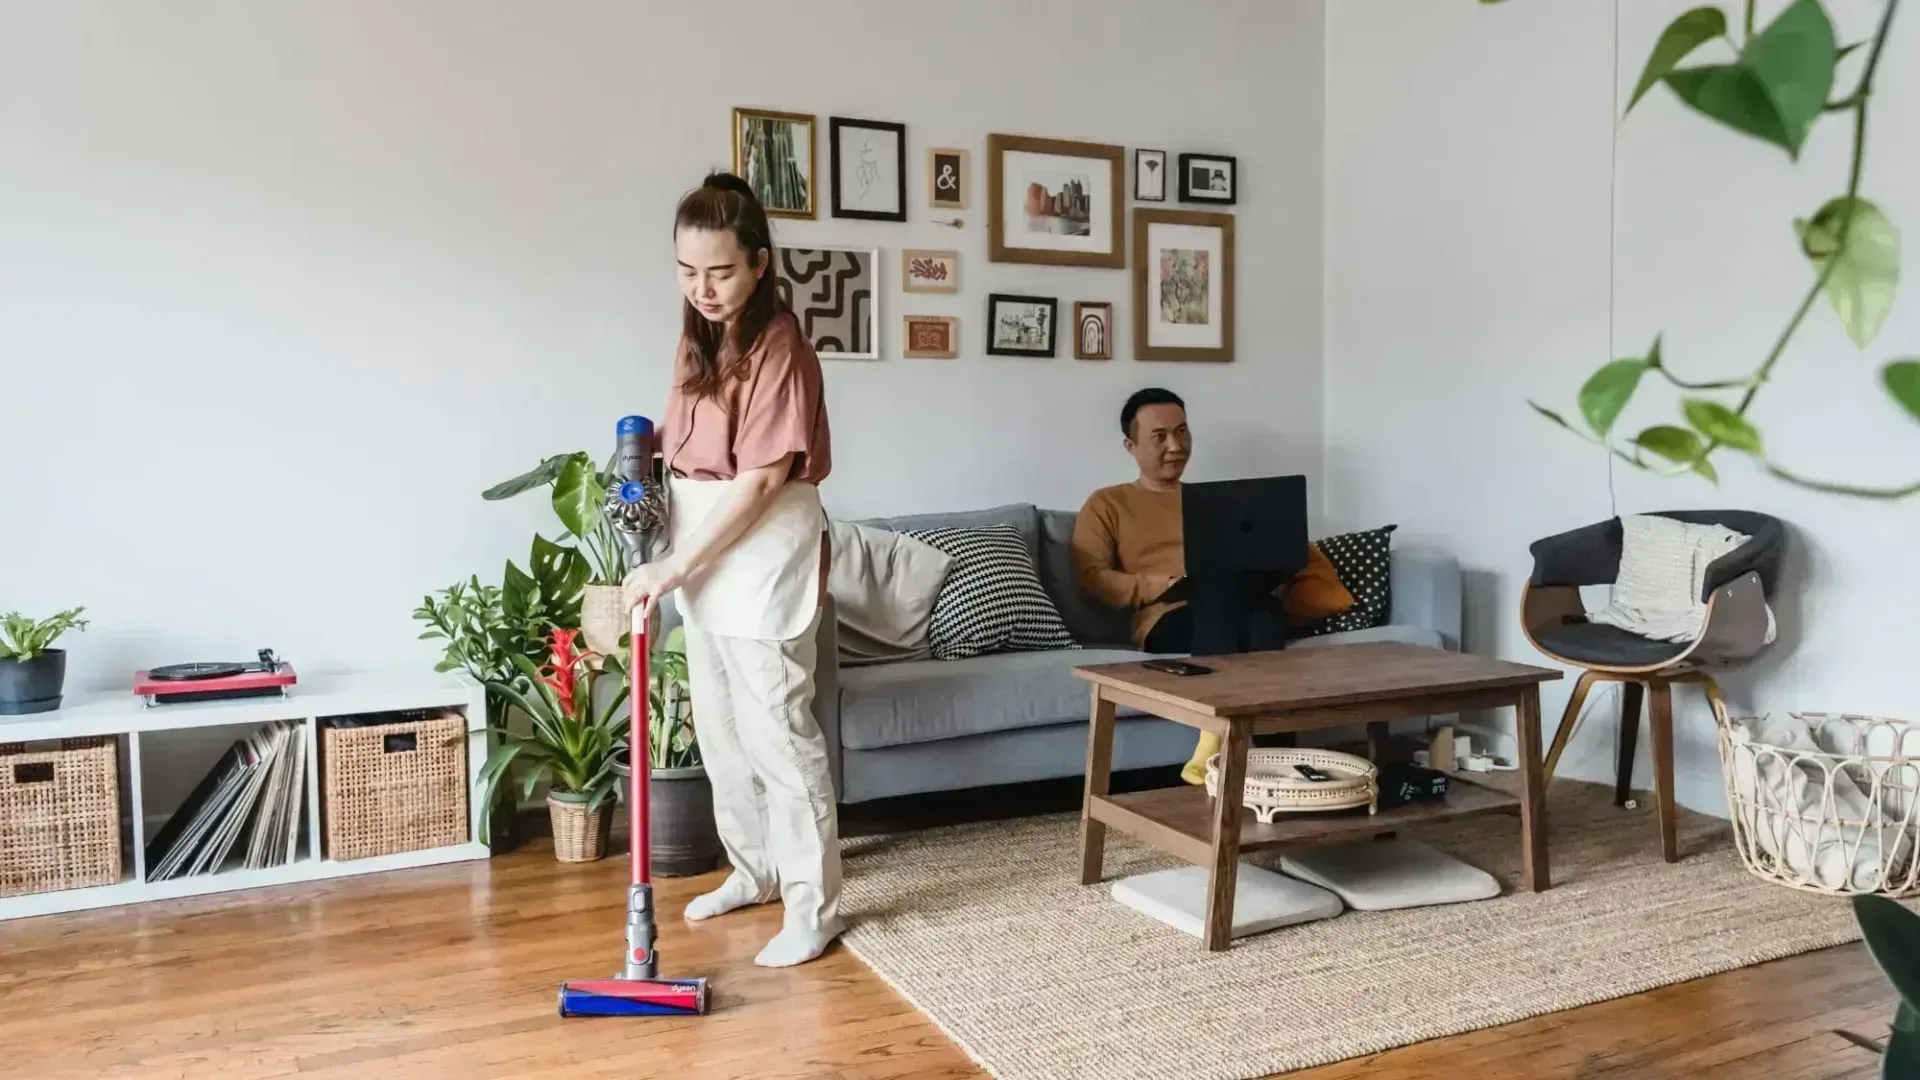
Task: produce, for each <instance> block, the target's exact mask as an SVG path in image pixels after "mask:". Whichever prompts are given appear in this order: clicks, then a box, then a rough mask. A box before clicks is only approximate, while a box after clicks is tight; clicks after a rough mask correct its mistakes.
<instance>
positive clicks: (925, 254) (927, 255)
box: [900, 248, 960, 293]
mask: <svg viewBox="0 0 1920 1080" xmlns="http://www.w3.org/2000/svg"><path fill="white" fill-rule="evenodd" d="M900 291H901V292H910V293H957V292H959V291H960V253H959V252H957V251H919V250H915V249H912V248H909V249H907V250H905V251H902V252H901V253H900Z"/></svg>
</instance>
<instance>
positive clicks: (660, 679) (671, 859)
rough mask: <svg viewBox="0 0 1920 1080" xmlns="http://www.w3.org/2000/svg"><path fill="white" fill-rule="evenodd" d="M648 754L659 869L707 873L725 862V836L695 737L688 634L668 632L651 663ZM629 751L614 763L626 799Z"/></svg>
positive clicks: (651, 830) (650, 822)
mask: <svg viewBox="0 0 1920 1080" xmlns="http://www.w3.org/2000/svg"><path fill="white" fill-rule="evenodd" d="M647 666H648V672H647V676H648V677H647V684H648V685H647V750H648V753H649V754H650V755H651V760H650V761H649V762H648V764H649V766H650V768H651V769H652V772H651V773H650V774H649V778H650V781H651V782H650V787H649V792H650V797H649V799H648V811H649V812H648V817H647V833H648V835H649V836H650V837H651V838H652V846H653V869H654V872H655V873H658V874H662V875H665V876H668V877H684V876H691V875H694V874H704V873H706V872H707V871H709V870H712V869H713V868H714V867H716V866H718V865H719V864H720V856H721V847H720V834H719V832H718V831H717V830H716V829H715V827H714V821H713V785H712V783H711V782H710V781H709V780H708V779H707V770H706V766H705V765H703V764H702V763H701V761H700V746H699V743H698V742H697V741H696V740H695V739H694V733H693V700H692V697H691V696H690V695H689V694H688V692H687V646H686V631H685V630H684V629H682V628H681V627H678V626H676V627H674V628H673V629H672V630H670V631H668V632H667V635H666V637H665V638H663V639H662V640H661V642H660V644H659V645H658V646H656V647H655V648H654V650H653V652H652V653H651V654H650V655H649V657H648V660H647ZM629 756H630V753H629V750H628V749H626V748H623V749H622V750H621V752H620V754H619V755H618V757H617V759H616V760H615V762H614V766H613V768H614V772H616V773H617V774H619V776H620V797H621V799H622V800H623V801H624V800H626V799H630V798H632V797H633V788H632V777H633V771H632V768H631V766H630V764H629V761H628V758H629Z"/></svg>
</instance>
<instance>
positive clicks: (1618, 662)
mask: <svg viewBox="0 0 1920 1080" xmlns="http://www.w3.org/2000/svg"><path fill="white" fill-rule="evenodd" d="M1534 640H1536V641H1538V642H1539V643H1540V647H1541V648H1543V649H1545V650H1546V651H1548V652H1550V653H1552V654H1553V655H1555V656H1557V657H1559V658H1560V659H1562V660H1570V661H1572V662H1574V663H1576V664H1599V665H1601V666H1602V667H1653V666H1655V665H1659V664H1664V663H1666V662H1667V661H1669V660H1672V659H1674V658H1675V657H1677V656H1679V655H1680V654H1681V653H1683V652H1686V651H1687V649H1689V648H1690V647H1692V645H1693V643H1692V642H1690V641H1655V640H1653V639H1652V638H1643V637H1641V636H1640V635H1638V634H1630V633H1628V632H1627V631H1625V630H1622V629H1620V628H1619V627H1616V626H1604V625H1602V624H1600V623H1569V624H1567V625H1565V626H1555V627H1551V628H1549V629H1546V630H1542V631H1539V632H1538V633H1536V634H1535V635H1534Z"/></svg>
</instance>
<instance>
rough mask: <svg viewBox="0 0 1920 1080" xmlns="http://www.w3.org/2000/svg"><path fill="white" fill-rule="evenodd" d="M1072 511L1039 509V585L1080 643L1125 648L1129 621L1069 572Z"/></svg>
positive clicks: (1130, 635)
mask: <svg viewBox="0 0 1920 1080" xmlns="http://www.w3.org/2000/svg"><path fill="white" fill-rule="evenodd" d="M1079 516H1080V515H1079V514H1078V513H1077V512H1075V511H1073V510H1042V511H1040V586H1041V588H1044V589H1046V590H1047V595H1048V596H1051V597H1052V598H1053V604H1054V606H1055V607H1057V608H1059V609H1060V618H1061V619H1062V620H1064V621H1065V622H1066V624H1067V632H1068V633H1070V634H1072V635H1073V640H1075V641H1077V642H1079V643H1080V644H1082V645H1112V646H1117V647H1125V646H1127V645H1130V644H1131V643H1132V641H1133V626H1132V620H1131V618H1130V616H1129V614H1128V612H1126V611H1125V610H1123V609H1121V608H1115V607H1108V606H1107V605H1105V604H1103V603H1101V602H1100V601H1099V599H1098V598H1096V597H1095V596H1094V595H1093V594H1092V593H1090V592H1088V591H1087V590H1086V589H1084V588H1081V586H1080V577H1079V575H1078V574H1075V573H1074V572H1073V550H1072V547H1071V545H1072V543H1073V523H1074V522H1075V521H1076V520H1077V519H1078V518H1079Z"/></svg>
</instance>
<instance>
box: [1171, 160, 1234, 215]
mask: <svg viewBox="0 0 1920 1080" xmlns="http://www.w3.org/2000/svg"><path fill="white" fill-rule="evenodd" d="M1239 194H1240V163H1239V160H1238V159H1236V158H1230V157H1227V156H1226V155H1224V154H1181V155H1180V201H1181V202H1197V203H1214V204H1216V205H1219V206H1231V205H1233V204H1234V203H1235V202H1236V201H1238V197H1239Z"/></svg>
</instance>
